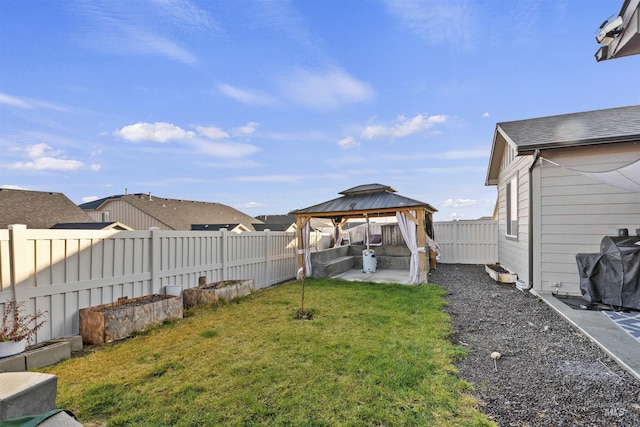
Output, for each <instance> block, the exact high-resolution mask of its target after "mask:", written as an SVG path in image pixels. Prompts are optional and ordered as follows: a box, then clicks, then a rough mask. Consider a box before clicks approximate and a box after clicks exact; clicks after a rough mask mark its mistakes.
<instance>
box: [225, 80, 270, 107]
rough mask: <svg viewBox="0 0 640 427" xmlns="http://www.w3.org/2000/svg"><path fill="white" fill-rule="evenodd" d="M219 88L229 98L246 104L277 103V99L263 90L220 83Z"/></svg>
mask: <svg viewBox="0 0 640 427" xmlns="http://www.w3.org/2000/svg"><path fill="white" fill-rule="evenodd" d="M218 90H219V91H220V92H222V94H223V95H225V96H227V97H228V98H231V99H233V100H234V101H237V102H239V103H241V104H245V105H276V104H277V103H276V101H275V99H274V98H273V97H271V96H270V95H267V94H265V93H262V92H250V91H248V90H244V89H239V88H237V87H235V86H231V85H228V84H220V85H218Z"/></svg>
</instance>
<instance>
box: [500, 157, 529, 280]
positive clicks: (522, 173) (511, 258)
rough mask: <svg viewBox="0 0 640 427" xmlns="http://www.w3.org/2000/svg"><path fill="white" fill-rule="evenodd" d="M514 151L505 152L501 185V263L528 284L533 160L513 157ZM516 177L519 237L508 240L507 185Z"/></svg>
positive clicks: (509, 237)
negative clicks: (530, 170) (531, 167)
mask: <svg viewBox="0 0 640 427" xmlns="http://www.w3.org/2000/svg"><path fill="white" fill-rule="evenodd" d="M512 153H513V151H512V150H511V149H509V146H508V147H507V149H505V150H504V157H505V158H504V159H503V163H502V167H501V171H500V182H499V184H498V259H499V260H500V263H501V264H502V266H503V267H504V268H506V269H507V270H509V271H511V272H512V273H515V274H517V275H518V278H519V279H521V280H524V281H525V282H527V281H528V277H529V259H528V244H529V243H528V242H529V241H528V239H529V213H528V212H529V176H528V170H529V165H530V164H531V161H532V159H531V157H530V156H525V157H515V158H514V157H513V155H512ZM513 177H517V183H518V185H517V188H518V191H517V194H518V228H517V230H518V233H517V237H515V238H514V237H511V236H507V190H506V189H507V183H508V182H510V181H511V179H512V178H513Z"/></svg>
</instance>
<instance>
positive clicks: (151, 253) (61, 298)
mask: <svg viewBox="0 0 640 427" xmlns="http://www.w3.org/2000/svg"><path fill="white" fill-rule="evenodd" d="M434 228H435V234H436V241H437V242H438V243H439V245H440V248H441V258H440V262H442V263H461V264H483V263H489V262H495V260H496V259H497V230H498V226H497V223H496V222H495V221H491V220H476V221H450V222H436V223H434ZM295 238H296V237H295V233H286V232H269V231H265V232H251V233H241V234H236V233H234V232H230V231H167V230H148V231H117V230H107V231H95V230H35V229H33V230H32V229H27V228H26V227H25V226H24V225H14V226H12V228H11V229H10V230H0V316H1V315H2V314H3V313H4V303H5V302H6V301H7V300H10V299H13V298H14V297H15V299H16V300H17V301H24V302H25V309H26V311H27V312H28V313H35V312H36V310H40V311H43V312H44V311H46V320H47V323H46V324H45V326H44V328H42V329H41V330H40V331H39V332H38V334H37V337H36V342H37V343H40V342H44V341H47V340H49V339H53V338H60V337H64V336H69V335H77V334H78V333H79V330H80V325H79V311H80V309H81V308H86V307H92V306H96V305H100V304H106V303H111V302H115V301H117V300H118V298H120V297H123V296H127V297H129V298H135V297H140V296H145V295H151V294H158V293H164V287H165V286H167V285H182V286H183V287H184V288H191V287H194V286H197V285H198V279H199V277H201V276H205V277H206V282H207V283H211V282H218V281H221V280H230V279H254V281H255V285H256V288H265V287H268V286H271V285H273V284H276V283H280V282H283V281H286V280H289V279H292V278H294V277H295V274H296V245H295V244H294V241H295Z"/></svg>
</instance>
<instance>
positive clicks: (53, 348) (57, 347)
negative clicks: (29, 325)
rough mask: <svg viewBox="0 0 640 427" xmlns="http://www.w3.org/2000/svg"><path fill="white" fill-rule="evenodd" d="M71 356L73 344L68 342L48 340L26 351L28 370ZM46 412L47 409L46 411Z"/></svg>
mask: <svg viewBox="0 0 640 427" xmlns="http://www.w3.org/2000/svg"><path fill="white" fill-rule="evenodd" d="M70 357H71V344H69V343H68V342H54V343H51V342H47V343H46V344H45V345H43V346H42V347H38V348H35V349H33V350H29V351H25V352H24V358H25V366H26V369H27V370H31V369H37V368H42V367H43V366H49V365H53V364H54V363H58V362H60V361H61V360H65V359H69V358H70ZM44 412H46V411H44Z"/></svg>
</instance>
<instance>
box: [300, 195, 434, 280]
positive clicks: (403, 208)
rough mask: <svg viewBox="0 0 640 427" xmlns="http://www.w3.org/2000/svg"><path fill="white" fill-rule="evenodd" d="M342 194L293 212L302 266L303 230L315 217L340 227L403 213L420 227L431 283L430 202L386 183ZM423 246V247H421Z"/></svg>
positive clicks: (423, 264) (423, 275) (423, 265)
mask: <svg viewBox="0 0 640 427" xmlns="http://www.w3.org/2000/svg"><path fill="white" fill-rule="evenodd" d="M339 194H342V195H343V196H342V197H338V198H336V199H333V200H329V201H327V202H323V203H320V204H317V205H314V206H310V207H308V208H304V209H297V210H294V211H292V212H290V214H292V215H295V217H296V229H297V236H298V268H303V269H304V270H305V271H307V268H306V267H307V266H305V250H306V251H308V248H305V247H304V239H303V229H304V227H305V225H306V224H307V223H308V222H309V220H311V218H329V219H331V220H332V221H333V223H334V225H335V226H336V227H342V226H343V225H344V224H345V223H346V222H347V221H348V220H350V219H354V218H357V219H360V218H364V219H366V220H368V219H369V218H378V217H390V216H396V215H397V213H398V212H400V213H402V214H403V215H404V216H406V217H407V218H408V219H409V220H411V221H412V222H413V223H415V224H416V226H417V230H416V231H417V240H418V241H417V245H418V248H419V249H418V251H419V252H418V257H419V263H420V283H426V282H427V274H428V272H429V271H428V265H429V263H428V262H427V253H428V251H427V250H424V249H423V248H425V244H426V235H427V234H429V237H431V238H434V236H433V214H434V213H435V212H437V209H435V208H434V207H433V206H431V205H430V204H428V203H424V202H420V201H418V200H414V199H410V198H408V197H404V196H401V195H399V194H396V190H394V189H393V188H391V187H390V186H387V185H382V184H365V185H359V186H357V187H353V188H350V189H348V190H344V191H342V192H340V193H339ZM421 249H422V250H421Z"/></svg>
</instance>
